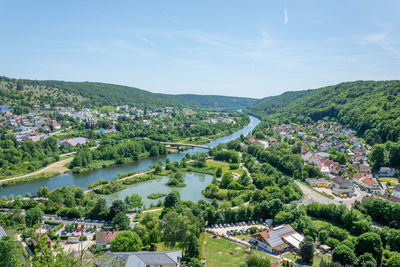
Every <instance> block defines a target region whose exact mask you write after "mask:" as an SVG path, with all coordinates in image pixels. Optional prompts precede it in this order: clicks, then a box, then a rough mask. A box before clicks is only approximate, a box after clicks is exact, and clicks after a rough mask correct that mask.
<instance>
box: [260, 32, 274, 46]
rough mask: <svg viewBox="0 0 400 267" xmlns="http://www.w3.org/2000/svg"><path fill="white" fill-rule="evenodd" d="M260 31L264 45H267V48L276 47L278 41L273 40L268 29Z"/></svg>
mask: <svg viewBox="0 0 400 267" xmlns="http://www.w3.org/2000/svg"><path fill="white" fill-rule="evenodd" d="M259 31H260V33H261V40H262V42H263V44H264V45H266V46H275V45H276V43H277V41H276V39H275V38H273V37H272V36H271V35H270V34H269V32H268V31H267V30H266V29H264V28H260V29H259Z"/></svg>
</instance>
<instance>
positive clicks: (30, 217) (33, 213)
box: [25, 208, 43, 226]
mask: <svg viewBox="0 0 400 267" xmlns="http://www.w3.org/2000/svg"><path fill="white" fill-rule="evenodd" d="M42 220H43V211H42V210H41V209H40V208H31V209H29V210H27V211H26V215H25V221H26V225H27V226H33V225H34V224H37V223H38V222H41V221H42Z"/></svg>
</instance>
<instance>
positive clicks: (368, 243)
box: [355, 232, 383, 262]
mask: <svg viewBox="0 0 400 267" xmlns="http://www.w3.org/2000/svg"><path fill="white" fill-rule="evenodd" d="M382 251H383V248H382V241H381V237H380V236H379V235H378V234H376V233H373V232H367V233H364V234H362V235H360V236H359V237H358V238H357V240H356V244H355V253H356V254H357V255H359V256H360V255H362V254H364V253H367V252H369V253H371V254H372V256H373V257H374V258H377V259H378V262H379V261H380V259H381V257H382Z"/></svg>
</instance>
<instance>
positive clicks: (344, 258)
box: [332, 245, 356, 266]
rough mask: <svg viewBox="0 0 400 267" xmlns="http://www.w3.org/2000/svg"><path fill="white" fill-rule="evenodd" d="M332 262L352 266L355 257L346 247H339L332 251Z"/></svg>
mask: <svg viewBox="0 0 400 267" xmlns="http://www.w3.org/2000/svg"><path fill="white" fill-rule="evenodd" d="M332 261H333V262H337V263H340V264H341V265H343V266H346V265H353V264H354V263H355V261H356V255H354V252H353V250H352V249H351V248H349V247H348V246H346V245H339V246H337V247H336V248H335V249H334V250H333V251H332Z"/></svg>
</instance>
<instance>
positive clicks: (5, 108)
mask: <svg viewBox="0 0 400 267" xmlns="http://www.w3.org/2000/svg"><path fill="white" fill-rule="evenodd" d="M9 111H10V106H0V112H1V113H3V114H4V113H7V112H9Z"/></svg>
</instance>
